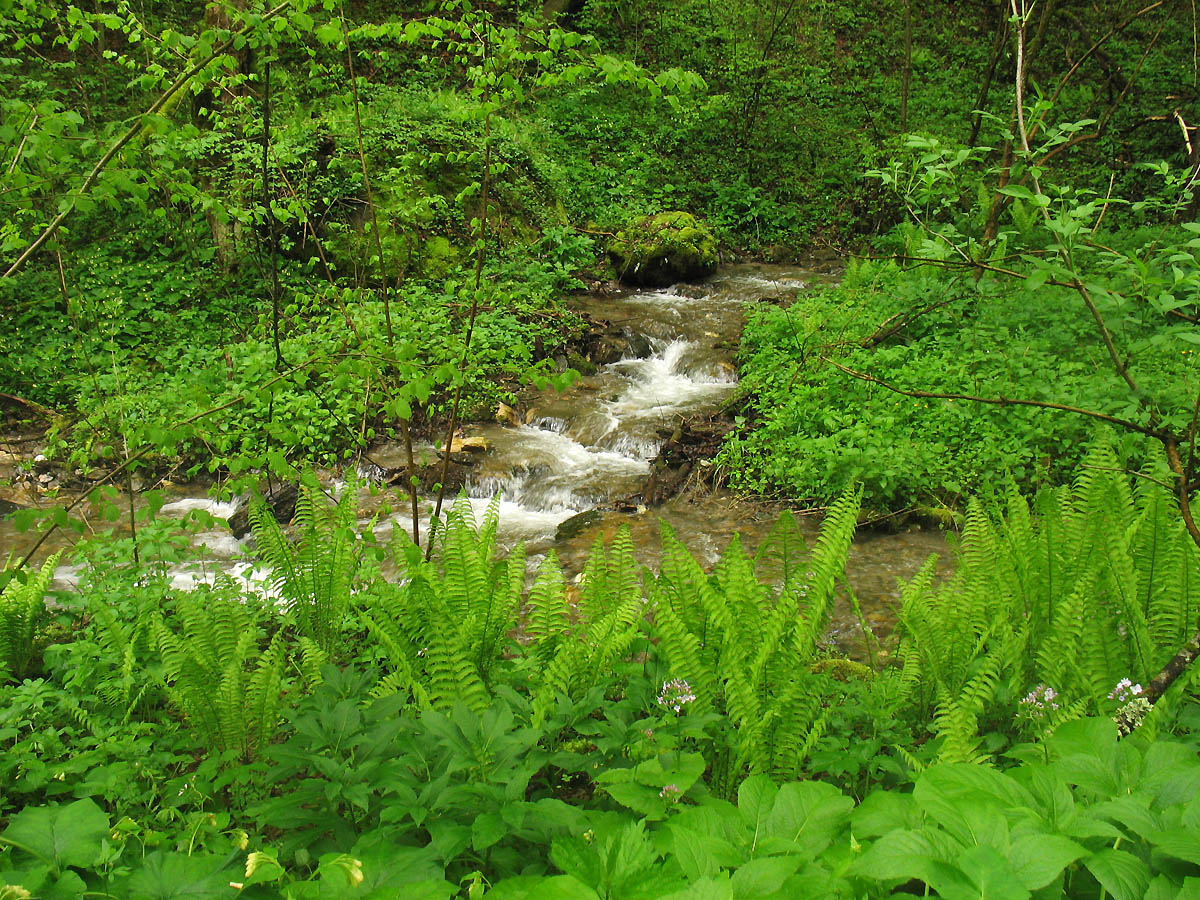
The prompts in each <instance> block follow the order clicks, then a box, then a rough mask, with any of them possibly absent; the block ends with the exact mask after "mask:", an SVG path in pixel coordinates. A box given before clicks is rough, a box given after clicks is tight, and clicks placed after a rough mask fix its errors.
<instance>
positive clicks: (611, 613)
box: [532, 527, 646, 724]
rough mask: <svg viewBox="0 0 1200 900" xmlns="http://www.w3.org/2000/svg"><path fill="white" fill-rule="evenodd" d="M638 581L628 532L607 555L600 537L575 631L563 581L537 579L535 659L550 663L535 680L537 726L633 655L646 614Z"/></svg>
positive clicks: (585, 576) (590, 561)
mask: <svg viewBox="0 0 1200 900" xmlns="http://www.w3.org/2000/svg"><path fill="white" fill-rule="evenodd" d="M547 562H549V560H548V561H547ZM545 567H546V564H543V568H545ZM640 582H641V578H640V573H639V571H638V565H637V563H636V561H635V560H634V556H633V541H632V540H631V539H630V536H629V529H628V527H623V528H621V530H620V531H618V532H617V536H616V537H615V538H614V539H613V542H612V545H611V546H610V547H609V548H607V550H606V549H605V546H604V541H603V538H602V537H601V536H597V538H596V543H595V544H593V545H592V550H591V553H590V554H589V555H588V561H587V565H586V566H585V567H584V570H583V580H582V583H581V585H580V596H579V604H578V608H577V612H578V615H577V618H576V621H575V622H574V623H572V627H571V628H569V629H563V628H562V626H563V624H564V621H563V618H564V617H563V616H562V609H563V607H564V603H563V599H562V597H561V594H560V592H561V590H562V589H561V588H560V587H559V585H561V583H562V576H561V575H558V576H555V575H554V574H553V573H552V572H550V571H547V572H546V574H545V575H544V576H543V577H540V578H539V585H540V589H539V591H538V593H537V595H536V599H535V601H534V608H533V615H532V618H533V621H535V622H538V623H539V633H538V642H537V643H536V644H535V645H534V654H535V658H536V657H537V656H541V657H542V658H543V659H547V662H546V664H545V666H544V667H543V668H542V669H541V671H540V672H538V673H536V674H535V675H534V678H533V681H534V685H533V691H532V693H533V710H534V712H533V721H534V723H535V724H541V723H542V722H543V721H544V719H545V716H546V715H547V714H548V713H549V712H550V710H551V709H552V708H553V706H555V705H556V704H557V703H558V702H559V700H560V698H561V697H563V696H566V697H569V698H575V699H578V698H579V697H581V696H583V695H585V694H586V693H587V692H588V691H589V690H591V689H593V688H594V687H596V686H597V685H600V684H602V683H603V681H604V680H605V678H606V677H607V676H608V674H609V673H610V672H611V670H612V667H613V666H614V665H615V664H616V663H618V662H620V661H622V660H624V659H625V658H626V657H627V655H628V654H629V653H630V651H631V648H632V647H633V646H634V644H635V642H636V641H637V640H638V638H639V636H640V633H641V624H642V617H643V616H644V614H645V603H646V600H645V598H644V597H643V594H642V586H641V583H640ZM551 648H552V649H553V656H550V649H551Z"/></svg>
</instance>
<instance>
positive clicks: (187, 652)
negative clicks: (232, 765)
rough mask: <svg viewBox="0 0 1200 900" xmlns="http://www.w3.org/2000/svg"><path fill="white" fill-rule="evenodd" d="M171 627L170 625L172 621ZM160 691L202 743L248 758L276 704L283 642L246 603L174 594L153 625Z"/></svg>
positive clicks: (272, 721) (266, 733)
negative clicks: (265, 635) (266, 632)
mask: <svg viewBox="0 0 1200 900" xmlns="http://www.w3.org/2000/svg"><path fill="white" fill-rule="evenodd" d="M172 626H174V627H172ZM154 632H155V637H156V639H157V643H158V648H159V652H160V653H161V655H162V660H163V668H164V672H165V680H166V682H167V694H168V697H169V698H170V699H171V701H172V703H173V704H174V705H175V706H176V707H177V708H178V709H179V711H180V712H181V713H183V715H184V719H185V721H186V722H187V723H188V724H189V726H191V727H192V728H193V729H194V730H195V731H196V732H197V735H198V737H200V738H201V740H203V741H204V743H206V744H208V745H211V746H213V747H215V748H216V749H218V750H219V751H222V752H226V751H232V752H234V753H235V754H236V755H237V756H238V757H240V758H246V759H248V758H252V757H253V756H255V755H256V753H257V752H258V751H259V750H260V749H261V748H262V747H264V746H265V745H266V744H267V743H269V742H270V739H271V737H272V735H273V734H274V733H275V728H276V726H277V724H278V719H279V712H280V708H281V705H282V691H283V670H284V663H285V661H286V659H285V658H286V645H285V643H284V640H283V632H282V631H276V633H275V635H274V636H273V637H272V638H271V639H270V641H269V642H268V645H267V647H266V648H265V649H261V647H260V643H261V638H262V634H261V629H260V628H259V625H258V622H257V621H256V617H255V616H254V615H253V614H252V613H251V611H250V609H249V608H248V607H247V605H246V604H244V603H242V602H239V601H238V600H231V599H228V598H225V597H221V596H220V595H208V594H206V593H204V592H196V593H189V594H183V595H181V596H180V597H179V599H178V601H177V603H176V607H175V613H174V615H173V616H172V618H171V621H170V624H168V622H167V620H165V619H164V618H162V616H161V615H160V616H159V617H158V618H157V620H156V622H155V623H154Z"/></svg>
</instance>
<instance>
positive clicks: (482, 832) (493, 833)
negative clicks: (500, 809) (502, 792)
mask: <svg viewBox="0 0 1200 900" xmlns="http://www.w3.org/2000/svg"><path fill="white" fill-rule="evenodd" d="M507 830H508V829H507V828H506V827H505V825H504V820H503V819H501V818H500V815H499V814H498V813H494V812H492V813H484V814H483V815H482V816H476V818H475V822H474V824H472V825H471V846H472V847H474V848H475V850H476V851H477V852H478V851H481V850H486V849H487V848H488V847H490V846H492V844H495V843H496V842H497V841H499V840H500V838H502V837H504V834H505V832H506V831H507Z"/></svg>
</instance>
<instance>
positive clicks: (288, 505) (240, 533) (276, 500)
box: [228, 482, 299, 540]
mask: <svg viewBox="0 0 1200 900" xmlns="http://www.w3.org/2000/svg"><path fill="white" fill-rule="evenodd" d="M298 496H299V489H298V488H297V486H296V485H295V484H294V483H292V482H287V483H284V484H278V485H276V486H275V487H274V488H270V489H268V490H267V492H266V493H265V494H263V499H264V500H266V501H267V506H268V507H270V509H271V515H273V516H274V517H275V521H277V522H282V523H287V522H290V521H292V516H294V515H295V514H296V499H297V497H298ZM228 521H229V530H230V531H232V532H233V536H234V537H236V538H237V539H238V540H241V539H242V538H244V537H245V536H246V535H248V534H249V533H250V498H249V497H248V496H247V497H243V498H242V500H241V502H240V503H239V504H238V508H237V509H236V510H235V511H234V513H233V515H231V516H230V517H229V520H228Z"/></svg>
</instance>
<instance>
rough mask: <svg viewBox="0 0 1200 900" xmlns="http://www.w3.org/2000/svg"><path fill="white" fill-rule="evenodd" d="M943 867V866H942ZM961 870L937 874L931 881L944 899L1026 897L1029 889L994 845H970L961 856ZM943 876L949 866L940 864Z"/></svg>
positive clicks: (1011, 899) (1022, 899)
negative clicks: (944, 866)
mask: <svg viewBox="0 0 1200 900" xmlns="http://www.w3.org/2000/svg"><path fill="white" fill-rule="evenodd" d="M939 868H940V867H939ZM957 869H958V873H961V874H962V876H963V877H965V879H966V881H967V883H966V884H964V883H963V882H962V881H961V880H960V879H959V878H958V877H954V875H957V874H958V873H954V875H951V877H949V878H946V877H935V878H934V879H933V880H931V881H930V884H932V886H933V887H934V888H935V889H936V890H937V892H938V893H939V894H940V895H941V896H942V897H943V898H945V900H1025V898H1027V897H1028V896H1029V891H1027V890H1026V889H1025V888H1023V887H1022V886H1021V885H1020V884H1018V883H1017V879H1016V877H1015V873H1014V872H1013V871H1012V869H1011V868H1010V867H1009V865H1008V861H1007V860H1006V859H1005V858H1004V857H1003V856H1002V855H1001V854H1000V853H999V852H998V851H997V850H996V849H995V848H993V847H970V848H968V849H967V850H965V851H964V852H963V854H962V855H961V856H959V858H958V866H957ZM940 871H941V874H942V875H943V876H945V875H948V874H950V870H949V867H946V868H940Z"/></svg>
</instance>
